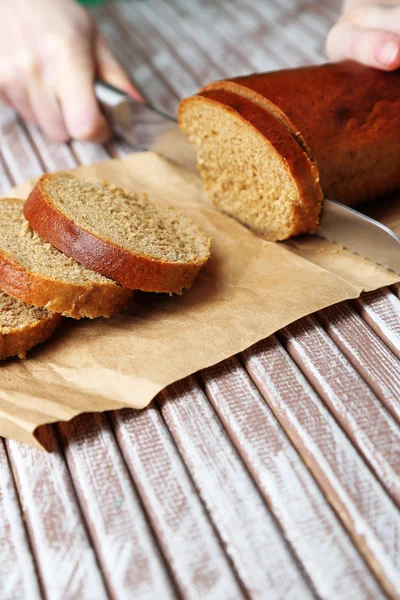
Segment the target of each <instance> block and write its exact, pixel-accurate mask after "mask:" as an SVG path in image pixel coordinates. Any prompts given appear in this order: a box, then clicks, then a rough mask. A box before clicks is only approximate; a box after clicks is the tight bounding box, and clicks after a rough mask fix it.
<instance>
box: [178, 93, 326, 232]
mask: <svg viewBox="0 0 400 600" xmlns="http://www.w3.org/2000/svg"><path fill="white" fill-rule="evenodd" d="M178 121H179V125H180V127H181V129H182V130H183V132H184V134H185V135H186V137H187V138H188V139H189V141H190V142H192V143H193V144H194V146H195V147H196V149H197V152H198V167H199V170H200V173H201V175H202V177H203V180H204V185H205V188H206V190H207V192H208V194H209V196H210V197H211V199H212V201H213V202H214V204H215V205H216V206H217V207H218V208H220V209H221V210H223V211H224V212H226V213H228V214H229V215H232V216H233V217H236V218H237V219H239V220H240V221H241V222H242V223H244V224H245V225H248V226H249V227H251V229H253V230H254V231H256V232H257V233H259V234H260V235H262V236H263V237H265V238H266V239H268V240H272V241H275V240H284V239H287V238H289V237H290V236H292V235H298V234H300V233H308V232H310V231H314V230H315V229H316V228H317V227H318V216H319V213H320V210H321V202H322V191H321V187H320V185H319V175H318V169H317V168H316V167H315V165H314V163H313V161H312V160H311V158H310V157H309V156H308V154H307V152H305V151H304V150H303V149H302V148H301V147H300V145H299V144H298V143H297V141H296V140H295V139H294V138H293V136H292V134H291V133H290V132H289V131H288V129H287V128H286V127H285V126H284V125H283V124H282V123H281V122H280V121H278V120H277V119H275V118H274V117H273V116H271V115H270V114H269V113H268V112H267V111H265V110H264V109H263V108H262V107H260V106H258V105H257V104H255V103H253V102H251V101H250V100H248V99H247V98H244V97H242V96H239V95H237V94H234V93H232V92H230V91H225V90H219V89H218V90H209V91H205V92H202V93H200V94H198V95H196V96H193V97H191V98H187V99H185V100H183V101H182V102H181V103H180V106H179V111H178Z"/></svg>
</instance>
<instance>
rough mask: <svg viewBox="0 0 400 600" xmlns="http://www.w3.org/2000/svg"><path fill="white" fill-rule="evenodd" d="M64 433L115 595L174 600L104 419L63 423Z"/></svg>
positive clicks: (82, 501)
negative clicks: (170, 599)
mask: <svg viewBox="0 0 400 600" xmlns="http://www.w3.org/2000/svg"><path fill="white" fill-rule="evenodd" d="M59 429H60V433H61V438H62V441H63V448H64V451H65V457H66V460H67V464H68V467H69V471H70V473H71V477H72V481H73V483H74V487H75V490H76V493H77V495H78V498H79V502H80V506H81V509H82V512H83V517H84V519H85V523H86V526H87V528H88V530H89V533H90V536H91V539H92V541H93V543H94V546H95V548H96V554H97V557H98V561H99V563H100V566H101V569H102V573H103V576H104V579H105V581H106V584H107V588H108V590H109V591H110V593H111V596H112V597H113V598H117V599H118V600H124V599H126V600H129V599H130V598H140V599H141V600H146V599H148V600H151V599H152V598H163V599H164V598H165V599H168V598H173V597H175V593H174V591H173V587H172V585H171V582H170V579H169V576H168V573H167V571H166V568H165V565H164V562H163V560H162V558H161V556H160V553H159V550H158V548H157V545H156V543H155V540H154V538H153V536H152V533H151V531H150V529H149V525H148V523H147V521H146V516H145V514H144V512H143V510H142V508H141V504H140V501H139V499H138V497H137V493H136V491H135V489H134V487H133V484H132V481H131V478H130V476H129V471H128V469H127V467H126V465H125V463H124V460H123V458H122V456H121V453H120V451H119V448H118V445H117V443H116V440H115V438H114V435H113V433H112V431H111V429H110V427H109V424H108V421H107V419H106V417H105V415H100V414H87V415H82V416H80V417H78V418H76V419H73V420H72V421H70V422H68V423H62V424H60V426H59ZM128 532H129V534H128Z"/></svg>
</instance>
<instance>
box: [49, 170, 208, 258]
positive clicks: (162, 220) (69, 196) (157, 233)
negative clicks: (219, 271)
mask: <svg viewBox="0 0 400 600" xmlns="http://www.w3.org/2000/svg"><path fill="white" fill-rule="evenodd" d="M43 186H44V191H45V192H46V194H47V196H48V197H49V198H51V203H52V205H53V206H54V208H55V209H56V210H57V211H59V212H61V213H62V214H64V215H65V216H66V217H67V218H68V219H69V220H71V221H73V222H74V223H75V225H76V226H78V227H80V228H82V229H84V230H85V231H87V232H88V233H90V234H92V235H94V236H96V237H100V238H101V239H103V240H105V241H107V242H109V243H111V244H114V245H115V246H117V247H119V248H122V249H124V250H128V251H130V252H132V253H133V254H135V255H137V256H144V257H146V258H149V259H151V260H160V261H163V262H170V263H195V264H201V263H203V262H205V261H206V260H207V259H208V257H209V240H208V238H207V236H206V235H205V234H204V233H203V232H202V231H201V230H200V228H199V227H198V226H197V225H196V224H194V223H193V222H192V221H191V220H190V219H189V218H187V217H185V216H184V215H181V214H180V213H179V212H178V211H177V210H175V209H174V208H172V207H168V206H164V205H161V204H158V203H156V202H153V201H152V200H150V199H149V198H148V197H147V196H146V195H140V194H136V193H134V192H128V191H126V190H124V189H122V188H120V187H118V186H116V185H113V184H111V185H109V184H107V183H104V184H101V183H97V182H87V181H80V180H78V179H76V178H75V177H73V176H72V175H68V174H64V173H62V174H61V173H60V174H56V175H53V176H52V177H51V178H49V179H47V180H45V181H44V182H43Z"/></svg>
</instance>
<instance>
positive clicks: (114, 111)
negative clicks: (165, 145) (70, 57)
mask: <svg viewBox="0 0 400 600" xmlns="http://www.w3.org/2000/svg"><path fill="white" fill-rule="evenodd" d="M94 92H95V95H96V98H97V100H98V102H99V104H100V106H101V109H102V111H103V113H104V114H105V116H106V117H107V119H108V121H109V123H110V125H111V128H112V130H113V131H114V132H115V133H116V134H117V135H119V136H120V137H122V138H123V139H124V140H126V141H127V142H128V143H129V144H132V145H134V146H136V147H137V148H142V149H146V150H148V149H149V148H150V147H151V145H152V143H153V142H154V140H156V139H157V137H158V136H160V135H161V134H162V133H164V132H165V131H166V130H168V129H170V128H171V127H173V126H174V125H176V119H175V118H174V117H171V116H170V115H167V114H166V113H164V112H162V111H160V110H157V109H156V108H154V107H152V106H150V105H149V104H146V103H144V102H139V101H138V100H135V99H134V98H131V97H129V96H128V95H127V94H125V92H123V91H121V90H119V89H117V88H115V87H113V86H112V85H109V84H108V83H105V82H104V81H101V80H99V79H98V80H96V81H95V83H94Z"/></svg>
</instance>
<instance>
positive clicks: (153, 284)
mask: <svg viewBox="0 0 400 600" xmlns="http://www.w3.org/2000/svg"><path fill="white" fill-rule="evenodd" d="M48 177H51V174H45V175H43V176H42V177H41V178H40V179H39V181H38V182H37V184H36V185H35V187H34V188H33V190H32V192H31V193H30V194H29V197H28V199H27V201H26V202H25V205H24V209H23V212H24V216H25V218H26V219H27V221H28V222H29V224H30V226H31V227H32V229H33V230H34V231H36V233H37V234H38V235H40V236H41V237H42V238H43V239H45V240H46V241H47V242H49V243H50V244H52V245H53V246H55V247H56V248H58V250H61V252H64V254H66V255H67V256H70V257H72V258H74V259H75V260H77V261H78V262H80V263H81V264H82V265H84V266H85V267H86V268H88V269H92V270H93V271H97V272H98V273H100V274H101V275H105V276H106V277H109V278H110V279H113V280H114V281H117V282H118V283H120V284H121V285H123V286H125V287H126V288H129V289H131V290H142V291H144V292H167V293H178V294H179V293H181V292H182V289H184V288H189V287H190V286H191V285H192V283H193V280H194V279H195V277H196V275H197V274H198V272H199V271H200V269H201V267H202V266H203V264H204V263H205V262H206V260H202V261H198V262H195V261H194V262H192V263H191V264H179V263H172V262H171V263H169V262H163V261H159V260H155V259H151V258H148V257H146V256H139V255H134V254H132V253H131V252H129V251H127V250H125V249H123V248H119V247H118V246H116V245H114V244H112V243H111V242H108V241H105V240H102V239H101V238H99V237H96V236H94V235H92V234H91V233H89V232H87V231H85V230H84V229H82V228H80V227H78V226H77V225H75V223H73V222H72V221H71V220H70V219H69V218H67V217H66V216H65V215H64V214H62V213H61V212H59V211H58V210H57V209H56V208H55V207H54V206H53V205H52V203H51V199H50V198H49V197H48V196H47V194H46V192H45V190H44V189H43V186H42V183H43V182H44V181H45V180H46V178H48Z"/></svg>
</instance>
